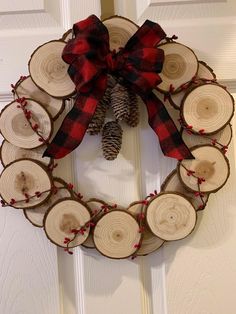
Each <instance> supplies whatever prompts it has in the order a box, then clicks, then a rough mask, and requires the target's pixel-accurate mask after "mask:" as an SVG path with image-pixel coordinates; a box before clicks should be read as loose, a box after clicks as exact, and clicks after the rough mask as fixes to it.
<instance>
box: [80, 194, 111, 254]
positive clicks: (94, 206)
mask: <svg viewBox="0 0 236 314" xmlns="http://www.w3.org/2000/svg"><path fill="white" fill-rule="evenodd" d="M87 205H88V207H89V208H90V211H91V216H93V215H95V214H96V212H97V213H98V214H97V215H96V216H95V217H94V219H93V222H95V223H96V222H97V221H98V219H99V218H101V217H102V215H103V214H104V212H103V211H101V212H100V213H99V211H100V210H101V209H102V206H104V205H106V203H105V202H103V201H100V200H97V199H90V200H88V201H87ZM82 245H83V246H84V247H86V248H89V249H94V248H95V244H94V241H93V235H92V233H91V231H90V233H89V236H88V237H87V239H86V240H85V241H84V243H83V244H82Z"/></svg>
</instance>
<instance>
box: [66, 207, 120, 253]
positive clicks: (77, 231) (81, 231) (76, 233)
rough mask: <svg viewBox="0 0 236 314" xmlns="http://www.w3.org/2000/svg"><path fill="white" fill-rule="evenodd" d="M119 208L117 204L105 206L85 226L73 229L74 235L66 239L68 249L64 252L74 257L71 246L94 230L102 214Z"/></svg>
mask: <svg viewBox="0 0 236 314" xmlns="http://www.w3.org/2000/svg"><path fill="white" fill-rule="evenodd" d="M115 208H117V204H114V205H108V204H103V205H101V207H100V208H99V209H95V210H94V211H93V213H92V216H91V217H90V219H89V220H88V221H86V222H85V224H84V225H82V226H80V227H79V228H78V229H72V230H71V234H72V235H73V236H72V237H71V238H69V237H65V238H64V244H66V247H65V248H64V251H65V252H67V253H68V254H70V255H72V254H73V251H72V250H71V247H70V244H71V243H72V242H73V241H74V240H75V239H76V238H77V237H78V236H83V235H84V234H85V232H86V231H87V230H88V229H90V228H94V227H95V226H96V222H95V218H97V217H98V216H99V215H100V214H102V213H103V214H106V213H108V211H110V210H112V209H115Z"/></svg>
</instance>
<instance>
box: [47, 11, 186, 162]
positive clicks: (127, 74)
mask: <svg viewBox="0 0 236 314" xmlns="http://www.w3.org/2000/svg"><path fill="white" fill-rule="evenodd" d="M73 32H74V35H75V37H74V38H73V39H71V40H70V41H69V42H68V43H67V45H66V46H65V48H64V51H63V54H62V58H63V60H64V61H65V62H67V63H68V64H70V66H69V70H68V73H69V75H70V77H71V79H72V80H73V82H74V83H75V86H76V90H77V97H76V100H75V103H74V106H73V108H72V110H71V111H70V112H69V113H68V114H67V116H66V117H65V119H64V121H63V123H62V125H61V127H60V129H59V131H58V132H57V134H56V136H55V138H54V139H53V141H52V142H51V143H50V145H49V147H48V148H47V150H46V151H45V153H44V156H50V157H53V158H62V157H64V156H65V155H67V154H68V153H70V152H71V151H72V150H73V149H75V148H76V147H77V146H78V145H79V144H80V143H81V141H82V139H83V137H84V134H85V132H86V130H87V127H88V125H89V123H90V121H91V119H92V117H93V115H94V112H95V110H96V107H97V105H98V103H99V101H100V100H101V98H102V97H103V95H104V92H105V90H106V87H107V75H108V74H109V73H111V74H113V75H115V76H117V77H121V78H122V79H123V80H124V81H125V83H126V84H128V85H129V88H131V89H132V90H133V91H135V92H136V93H137V94H138V95H139V96H140V97H141V98H142V99H143V101H144V103H145V104H146V107H147V111H148V117H149V124H150V126H151V127H152V129H153V130H154V132H155V133H156V134H157V135H158V137H159V140H160V145H161V148H162V151H163V153H164V154H165V155H166V156H169V157H173V158H176V159H184V158H192V154H191V153H190V151H189V150H188V148H187V147H186V145H185V144H184V143H183V141H182V138H181V136H180V134H179V132H178V130H177V128H176V126H175V124H174V122H173V121H172V119H171V118H170V116H169V114H168V112H167V110H166V108H165V106H164V105H163V103H162V102H161V101H160V99H158V98H157V97H156V96H155V94H153V93H152V90H153V88H156V86H157V85H158V84H159V83H160V82H161V78H160V76H159V75H158V73H160V72H161V70H162V66H163V62H164V52H163V50H161V49H159V48H157V47H156V46H157V44H158V43H159V42H160V41H161V40H162V39H163V38H165V37H166V34H165V32H164V31H163V29H162V28H161V27H160V26H159V25H158V24H156V23H154V22H151V21H149V20H147V21H146V22H145V23H144V24H143V25H142V26H141V27H140V28H139V29H138V30H137V32H136V33H135V34H134V35H133V36H132V37H131V38H130V39H129V40H128V42H127V44H126V45H125V47H123V48H121V49H120V50H119V51H118V52H117V53H116V52H115V51H112V52H111V51H110V49H109V33H108V30H107V28H106V27H105V25H104V24H103V23H102V22H101V21H100V20H99V19H98V18H97V17H96V16H95V15H92V16H90V17H88V18H87V19H85V20H83V21H81V22H78V23H76V24H74V27H73Z"/></svg>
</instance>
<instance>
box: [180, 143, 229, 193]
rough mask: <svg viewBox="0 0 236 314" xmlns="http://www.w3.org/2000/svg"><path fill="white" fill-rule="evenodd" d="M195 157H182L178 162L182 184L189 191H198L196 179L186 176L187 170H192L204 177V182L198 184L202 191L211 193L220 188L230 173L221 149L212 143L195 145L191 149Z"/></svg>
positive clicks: (196, 174) (198, 175)
mask: <svg viewBox="0 0 236 314" xmlns="http://www.w3.org/2000/svg"><path fill="white" fill-rule="evenodd" d="M191 152H192V154H193V156H194V157H195V159H191V160H190V159H184V160H183V161H181V162H179V164H178V174H179V178H180V180H181V182H182V184H184V186H185V187H186V188H187V189H189V190H190V191H195V192H198V190H199V187H198V182H197V181H198V180H197V178H195V177H193V176H191V175H190V176H188V175H187V171H186V170H185V169H184V168H183V167H182V166H181V165H184V167H186V168H187V169H188V170H191V171H194V175H195V176H196V177H199V178H204V179H205V182H203V183H202V184H201V185H200V189H201V191H202V192H203V193H213V192H217V191H218V190H219V189H221V188H222V187H223V186H224V185H225V183H226V182H227V180H228V177H229V174H230V167H229V161H228V159H227V158H226V156H225V155H224V154H223V153H222V151H221V150H220V149H219V148H217V147H215V146H212V145H201V146H195V147H193V148H192V149H191Z"/></svg>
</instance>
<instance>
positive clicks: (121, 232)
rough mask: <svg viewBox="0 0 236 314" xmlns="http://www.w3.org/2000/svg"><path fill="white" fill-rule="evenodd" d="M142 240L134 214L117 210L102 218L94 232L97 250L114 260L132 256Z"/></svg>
mask: <svg viewBox="0 0 236 314" xmlns="http://www.w3.org/2000/svg"><path fill="white" fill-rule="evenodd" d="M118 226H119V227H118ZM141 239H142V235H141V233H139V225H138V222H137V221H136V220H135V218H134V217H133V215H132V214H130V213H129V212H127V211H124V210H119V209H115V210H112V211H110V212H108V213H106V214H105V215H104V216H102V217H101V218H100V219H99V220H98V222H97V224H96V226H95V228H94V232H93V240H94V243H95V247H96V249H97V250H98V251H99V252H100V253H101V254H102V255H104V256H106V257H109V258H112V259H123V258H127V257H130V256H132V255H133V254H134V253H135V252H136V251H137V249H138V247H136V246H137V245H138V244H139V243H140V241H141Z"/></svg>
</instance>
